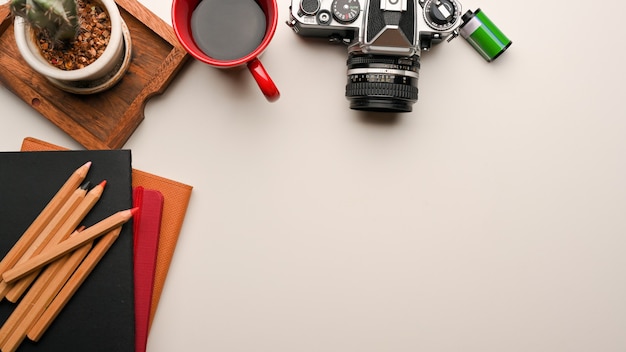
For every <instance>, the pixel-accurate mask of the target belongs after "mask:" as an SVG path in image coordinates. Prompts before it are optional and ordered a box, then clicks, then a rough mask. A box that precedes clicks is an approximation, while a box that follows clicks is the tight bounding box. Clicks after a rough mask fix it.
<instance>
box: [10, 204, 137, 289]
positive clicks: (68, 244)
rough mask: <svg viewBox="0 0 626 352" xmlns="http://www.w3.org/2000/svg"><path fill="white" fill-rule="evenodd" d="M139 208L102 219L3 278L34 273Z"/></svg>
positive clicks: (113, 226) (130, 216)
mask: <svg viewBox="0 0 626 352" xmlns="http://www.w3.org/2000/svg"><path fill="white" fill-rule="evenodd" d="M137 210H138V208H133V209H127V210H122V211H119V212H117V213H115V214H113V215H111V216H109V217H107V218H106V219H103V220H101V221H100V222H98V223H96V224H94V225H93V226H90V227H88V228H86V229H85V230H84V231H82V232H81V233H80V234H78V235H77V236H73V237H72V238H69V239H67V240H65V241H63V242H62V243H59V244H58V245H56V246H54V247H53V248H50V249H49V250H45V251H43V252H42V253H41V254H39V255H37V256H35V257H33V258H31V259H30V260H28V261H26V262H24V263H22V264H20V265H16V266H15V267H14V268H13V269H11V270H7V271H6V272H5V273H4V274H3V275H2V278H3V280H4V281H6V282H7V283H11V282H14V281H15V280H18V279H20V278H22V277H24V276H26V275H28V274H30V273H32V272H33V271H35V270H37V269H39V268H41V267H42V266H44V265H46V264H48V263H50V262H52V261H54V260H55V259H57V258H59V257H62V256H63V255H65V254H67V253H69V252H71V251H73V250H75V249H76V248H78V247H80V246H82V245H83V244H85V243H87V242H90V241H93V240H94V239H96V238H98V237H100V236H102V235H104V234H105V233H106V232H108V231H110V230H112V229H113V228H115V227H118V226H120V225H122V224H124V223H125V222H127V221H128V220H130V219H131V218H132V217H133V215H134V214H135V213H136V212H137Z"/></svg>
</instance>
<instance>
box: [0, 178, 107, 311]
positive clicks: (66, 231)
mask: <svg viewBox="0 0 626 352" xmlns="http://www.w3.org/2000/svg"><path fill="white" fill-rule="evenodd" d="M105 185H106V181H102V182H100V184H98V185H96V186H95V187H94V188H92V189H91V190H90V191H89V192H88V193H87V195H86V196H85V197H84V198H83V199H82V200H81V202H80V203H79V204H78V206H77V207H76V208H75V209H74V211H72V213H71V214H70V215H69V216H68V217H67V219H66V220H65V222H64V223H63V224H62V225H61V226H60V227H59V229H58V230H57V231H56V233H55V234H54V235H53V237H52V239H50V241H49V242H48V244H47V245H46V246H45V247H44V249H43V250H44V251H45V250H47V249H49V248H52V247H53V246H55V245H57V244H59V243H61V242H62V241H64V240H66V239H67V238H68V237H69V236H70V233H71V232H72V231H73V230H74V229H75V228H76V227H77V226H78V225H79V224H80V222H81V221H83V219H84V218H85V216H86V215H87V214H88V213H89V211H90V210H91V209H92V208H93V207H94V206H95V205H96V203H97V202H98V200H99V199H100V197H101V196H102V192H103V191H104V187H105ZM18 264H19V262H18ZM61 264H62V263H59V264H57V265H61ZM38 274H39V270H36V271H35V272H33V273H31V274H29V275H28V276H26V277H24V278H22V279H20V280H19V281H17V282H15V283H14V284H13V287H12V288H11V289H10V290H9V292H8V293H7V294H6V297H7V299H8V300H9V301H11V302H14V303H15V302H17V300H18V299H19V298H20V297H21V296H22V294H23V293H24V291H26V289H27V288H28V286H30V284H31V283H32V282H33V281H34V280H35V278H36V277H37V275H38Z"/></svg>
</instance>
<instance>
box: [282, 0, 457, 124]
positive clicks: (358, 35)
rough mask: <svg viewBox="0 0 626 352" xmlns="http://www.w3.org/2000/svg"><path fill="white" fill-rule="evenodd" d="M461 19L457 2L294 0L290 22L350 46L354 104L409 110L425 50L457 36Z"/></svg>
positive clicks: (349, 91)
mask: <svg viewBox="0 0 626 352" xmlns="http://www.w3.org/2000/svg"><path fill="white" fill-rule="evenodd" d="M461 18H462V14H461V4H460V3H459V2H458V1H456V0H292V3H291V6H290V16H289V21H288V22H287V24H288V25H289V26H290V27H291V28H292V29H293V30H294V31H295V32H296V33H297V34H298V35H301V36H306V37H318V38H329V39H330V40H331V41H333V42H338V43H344V44H346V45H347V47H348V61H347V65H348V71H347V75H348V81H347V85H346V97H347V98H348V100H349V101H350V108H352V109H355V110H367V111H387V112H409V111H411V110H412V105H413V104H414V103H415V102H416V101H417V96H418V88H417V81H418V78H419V69H420V55H421V52H422V51H428V50H429V49H430V48H431V47H432V46H433V45H436V44H437V43H440V42H441V41H443V40H445V39H446V38H448V37H450V36H451V35H452V37H454V36H456V31H457V29H458V27H459V26H460V25H461V22H462V20H461ZM452 37H451V38H452Z"/></svg>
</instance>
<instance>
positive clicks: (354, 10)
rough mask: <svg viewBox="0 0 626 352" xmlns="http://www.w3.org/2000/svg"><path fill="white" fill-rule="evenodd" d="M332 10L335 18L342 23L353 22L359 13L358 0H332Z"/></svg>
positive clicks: (359, 5)
mask: <svg viewBox="0 0 626 352" xmlns="http://www.w3.org/2000/svg"><path fill="white" fill-rule="evenodd" d="M332 12H333V17H334V18H335V20H336V21H337V22H339V23H342V24H348V23H352V22H354V21H355V20H356V19H357V18H358V17H359V14H360V13H361V4H360V3H359V0H334V1H333V4H332Z"/></svg>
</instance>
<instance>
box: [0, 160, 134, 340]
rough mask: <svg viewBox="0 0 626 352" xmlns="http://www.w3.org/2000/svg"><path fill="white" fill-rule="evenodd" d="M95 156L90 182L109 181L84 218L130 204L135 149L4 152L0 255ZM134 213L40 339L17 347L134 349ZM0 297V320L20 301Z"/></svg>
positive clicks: (94, 217)
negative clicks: (133, 151)
mask: <svg viewBox="0 0 626 352" xmlns="http://www.w3.org/2000/svg"><path fill="white" fill-rule="evenodd" d="M88 161H91V162H92V165H91V167H90V169H89V173H88V174H87V177H86V179H85V181H90V182H91V183H92V186H95V185H97V184H98V183H100V182H101V181H103V180H106V181H107V183H106V187H105V189H104V193H103V194H102V197H101V198H100V200H99V201H98V203H96V205H95V206H94V208H93V209H92V210H91V211H90V212H89V214H88V215H87V216H86V217H85V219H84V221H83V222H82V223H81V225H85V226H87V227H88V226H90V225H93V224H94V223H96V222H98V221H100V220H102V219H104V218H106V217H108V216H110V215H112V214H114V213H116V212H118V211H120V210H126V209H130V208H131V207H132V188H131V153H130V151H129V150H101V151H100V150H99V151H53V152H0V259H1V258H4V256H5V255H6V253H7V252H8V251H9V250H10V249H11V248H12V247H13V245H14V244H15V242H16V241H17V240H18V238H19V237H20V236H21V235H22V234H23V233H24V231H25V230H26V229H27V228H28V227H29V225H30V224H31V223H32V222H33V220H34V219H35V218H36V217H37V216H38V215H39V213H40V212H41V210H42V209H43V208H44V207H45V206H46V204H48V202H49V201H50V199H51V198H52V197H53V196H54V195H55V194H56V192H57V191H58V190H59V188H61V186H62V185H63V184H64V183H65V181H66V180H67V179H68V178H69V177H70V175H71V174H72V173H73V172H74V171H75V170H76V169H78V168H79V167H80V166H82V165H84V164H85V163H86V162H88ZM133 297H134V293H133V233H132V220H131V221H130V222H128V223H126V224H124V225H123V227H122V232H121V234H120V236H119V238H118V239H117V241H115V243H114V244H113V246H112V247H111V248H110V249H109V250H108V251H107V252H106V254H105V256H104V257H103V258H102V260H101V261H100V262H99V263H98V265H97V266H96V268H95V269H94V270H93V272H92V273H91V274H90V275H89V276H88V278H87V280H85V282H84V283H83V284H82V285H81V286H80V288H79V289H78V291H77V292H76V293H75V294H74V296H73V297H72V299H71V300H70V301H69V302H68V304H67V305H66V306H65V308H64V309H63V310H62V311H61V313H60V314H59V316H58V317H57V318H56V319H55V320H54V322H53V323H52V325H51V326H50V327H49V328H48V330H47V331H46V332H45V333H44V335H43V336H42V337H41V339H40V340H39V341H38V342H32V341H30V340H28V338H26V339H25V340H24V341H23V342H22V343H21V345H20V347H19V348H18V350H17V351H18V352H28V351H34V352H61V351H62V352H68V351H76V352H82V351H85V352H86V351H89V352H100V351H101V352H113V351H115V352H126V351H128V352H131V351H134V349H135V333H134V329H135V322H134V319H135V315H134V298H133ZM19 302H20V301H18V302H16V303H11V302H8V301H7V300H6V299H4V300H2V302H0V324H3V323H4V321H6V320H7V318H8V317H9V315H10V314H11V312H12V311H13V310H14V309H15V307H16V306H17V304H19Z"/></svg>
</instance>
